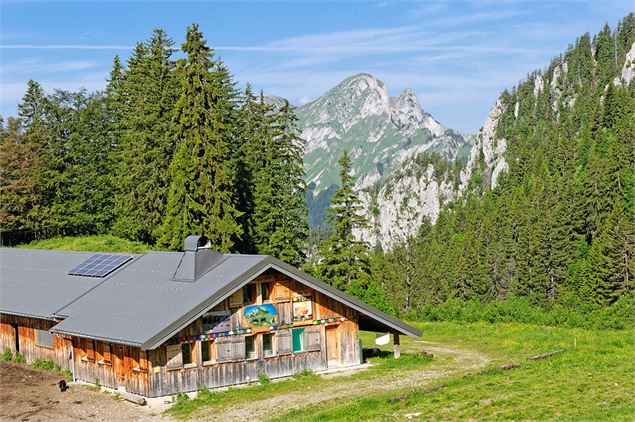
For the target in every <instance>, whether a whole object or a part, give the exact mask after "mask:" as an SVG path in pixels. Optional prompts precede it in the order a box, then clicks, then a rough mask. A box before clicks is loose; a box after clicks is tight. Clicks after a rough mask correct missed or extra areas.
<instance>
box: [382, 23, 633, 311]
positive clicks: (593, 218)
mask: <svg viewBox="0 0 635 422" xmlns="http://www.w3.org/2000/svg"><path fill="white" fill-rule="evenodd" d="M634 27H635V15H634V14H630V15H628V16H627V17H626V18H624V20H623V21H622V22H621V23H620V24H619V25H618V26H617V27H616V29H615V30H611V29H610V28H609V27H608V26H606V27H605V28H604V29H603V30H602V31H601V32H599V33H598V34H597V35H596V36H594V37H591V36H590V35H589V34H585V35H583V36H581V37H580V38H579V39H578V40H577V41H576V42H575V44H573V45H572V46H571V47H570V48H569V49H568V50H567V51H566V52H565V53H563V54H562V55H560V56H558V57H556V58H555V59H554V60H553V61H552V63H551V64H550V65H549V66H548V67H547V68H546V69H544V70H542V71H535V72H533V73H532V74H530V75H529V76H528V77H527V78H526V79H525V80H523V81H521V82H520V83H519V84H518V85H517V86H516V87H515V88H513V89H512V90H511V91H505V92H503V93H502V94H501V96H500V98H499V99H498V101H497V102H496V104H495V106H494V108H493V109H492V110H491V112H490V114H489V116H488V120H487V122H486V123H485V125H484V127H483V130H482V132H481V134H480V135H479V137H478V139H477V142H476V143H475V146H474V148H473V149H472V152H471V154H470V158H469V160H468V164H467V166H466V168H465V169H463V170H462V171H461V175H460V181H459V183H460V186H461V189H464V190H465V193H464V197H462V198H461V200H460V201H458V202H456V203H455V204H454V205H453V206H452V207H445V208H444V209H443V210H442V211H441V212H440V213H439V216H438V219H437V221H436V224H435V225H434V226H432V227H428V228H427V229H426V230H425V231H424V232H423V233H420V235H419V236H418V237H416V238H415V239H413V240H412V241H411V242H409V243H408V244H407V245H406V246H402V247H399V248H398V249H397V250H396V251H395V253H393V254H392V255H391V259H392V260H393V264H394V272H395V274H396V275H395V279H394V281H393V282H391V283H387V284H389V285H390V288H389V289H386V290H387V294H388V295H389V296H390V297H392V298H393V299H394V301H395V302H394V305H395V307H396V309H400V310H404V311H410V310H412V309H413V308H415V307H423V306H425V304H438V303H439V302H443V301H446V300H448V299H453V298H457V299H478V300H482V301H490V300H505V299H507V298H509V297H514V296H527V297H529V298H530V300H531V301H532V302H534V303H539V304H543V305H553V304H555V303H563V304H566V305H567V306H608V305H611V304H613V303H615V302H617V301H619V300H621V299H622V298H624V299H623V300H627V299H628V298H629V292H631V291H632V289H633V287H634V286H633V277H634V276H635V259H634V258H635V250H634V249H635V248H634V246H633V245H634V243H635V242H634V240H635V239H634V238H633V233H634V231H635V227H634V225H633V219H632V216H633V212H634V208H633V202H634V200H633V197H634V192H635V176H634V174H635V173H634V171H633V163H634V162H635V155H634V146H635V142H634V138H633V133H634V129H635V128H634V122H635V83H634V82H633V74H634V72H633V70H634V69H635V63H634V59H635V31H633V29H632V28H634Z"/></svg>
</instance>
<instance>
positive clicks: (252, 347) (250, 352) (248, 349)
mask: <svg viewBox="0 0 635 422" xmlns="http://www.w3.org/2000/svg"><path fill="white" fill-rule="evenodd" d="M255 338H256V336H245V356H246V359H255V358H257V357H258V355H257V354H256V342H255V341H254V340H255Z"/></svg>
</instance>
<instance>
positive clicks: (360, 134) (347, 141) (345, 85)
mask: <svg viewBox="0 0 635 422" xmlns="http://www.w3.org/2000/svg"><path fill="white" fill-rule="evenodd" d="M297 113H298V118H299V122H298V123H299V127H300V129H301V130H302V137H303V138H304V139H305V140H306V141H307V149H306V155H305V169H306V179H307V182H308V183H309V186H310V190H311V192H310V195H312V196H313V197H314V198H315V201H314V202H315V203H319V204H320V207H324V206H325V205H326V204H328V199H329V198H330V197H327V196H328V195H330V194H332V190H333V186H335V185H337V184H338V183H339V168H338V165H337V161H338V159H339V157H340V156H341V155H342V151H343V150H348V151H349V152H350V153H351V161H352V173H353V175H354V178H355V188H356V190H358V191H359V190H363V189H366V188H369V187H370V186H373V185H375V184H376V183H380V182H381V181H382V180H384V179H385V178H386V177H388V175H390V174H391V173H392V172H393V171H394V170H395V169H397V168H400V166H401V164H402V163H403V162H404V160H407V159H409V158H411V157H415V156H417V155H418V154H420V153H422V152H437V153H439V154H440V155H441V156H443V157H446V158H448V159H451V160H453V159H455V158H456V157H457V156H459V155H461V154H466V153H467V151H466V150H469V145H470V144H471V139H470V138H469V137H468V136H464V135H462V134H460V133H458V132H455V131H452V130H449V129H446V128H445V127H443V126H442V125H441V124H440V123H439V122H437V121H436V120H434V119H433V118H432V116H430V115H429V114H428V113H425V112H424V111H423V110H422V109H421V104H420V103H419V100H418V98H417V96H416V95H415V93H414V92H413V91H412V90H411V89H406V90H404V91H403V92H402V93H401V94H400V95H398V96H396V97H390V96H389V95H388V89H387V87H386V85H385V84H384V83H383V82H381V81H380V80H378V79H376V78H375V77H373V76H372V75H369V74H367V73H360V74H357V75H353V76H350V77H348V78H346V79H344V80H343V81H342V82H340V83H339V84H338V85H337V86H335V87H334V88H332V89H330V90H329V91H327V92H326V93H325V94H324V95H323V96H321V97H320V98H318V99H317V100H315V101H313V102H311V103H308V104H305V105H303V106H301V107H298V109H297ZM329 192H331V193H329ZM324 195H326V196H324ZM309 208H310V214H311V218H312V221H314V220H313V217H314V216H316V215H320V216H321V215H323V213H324V209H322V208H320V209H318V208H317V205H316V207H315V208H314V207H312V206H310V207H309ZM316 219H318V218H317V217H316Z"/></svg>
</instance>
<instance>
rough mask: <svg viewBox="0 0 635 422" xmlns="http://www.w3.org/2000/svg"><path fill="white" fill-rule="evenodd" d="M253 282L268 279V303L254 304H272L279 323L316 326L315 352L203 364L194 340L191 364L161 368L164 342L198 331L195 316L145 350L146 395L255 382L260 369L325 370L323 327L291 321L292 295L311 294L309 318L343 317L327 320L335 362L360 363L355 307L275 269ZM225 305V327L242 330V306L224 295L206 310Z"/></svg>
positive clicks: (279, 373) (284, 372)
mask: <svg viewBox="0 0 635 422" xmlns="http://www.w3.org/2000/svg"><path fill="white" fill-rule="evenodd" d="M258 283H273V284H272V287H273V288H272V291H271V298H270V299H271V300H270V301H267V300H266V298H263V297H262V296H261V295H260V294H258V297H257V298H256V303H263V301H264V302H268V303H275V304H276V307H277V309H278V318H279V323H281V324H286V323H292V324H293V326H294V327H307V328H310V327H315V328H317V329H318V330H319V335H320V345H321V349H320V350H319V351H307V352H301V353H295V354H284V355H277V356H272V357H266V358H264V357H263V354H262V350H260V353H259V358H258V359H252V360H239V361H231V362H214V363H211V362H207V363H205V364H203V363H202V362H200V359H197V358H196V357H197V355H198V354H199V349H200V342H199V341H196V342H193V343H194V346H193V348H192V350H193V351H192V355H193V356H194V357H195V358H194V362H195V363H194V364H191V365H188V366H187V367H181V368H176V369H175V368H170V369H168V368H167V366H166V364H167V351H166V346H167V345H168V344H170V345H172V344H179V338H191V337H193V336H196V335H200V334H201V333H202V332H203V322H202V319H198V320H196V321H194V322H193V323H192V324H190V325H189V326H187V327H186V328H184V329H183V330H181V331H179V332H178V333H177V334H176V335H175V336H174V337H173V338H172V339H170V340H168V341H167V342H166V343H165V344H164V345H162V346H161V347H159V348H157V349H155V350H150V351H148V358H149V362H148V365H149V367H150V368H151V369H150V384H151V386H150V394H149V395H150V397H158V396H163V395H169V394H175V393H177V392H180V391H183V392H187V391H196V390H199V389H201V388H203V387H208V388H216V387H225V386H229V385H234V384H241V383H246V382H249V381H254V380H257V379H258V374H260V373H265V374H267V375H268V376H269V377H270V378H278V377H284V376H290V375H293V374H294V373H296V372H299V371H302V370H303V369H310V370H313V371H319V370H324V369H327V368H328V362H327V353H326V347H327V341H326V333H325V325H324V324H319V325H317V326H315V325H313V324H312V323H311V321H309V322H293V315H292V301H291V299H292V298H293V296H294V295H297V294H309V295H311V297H312V300H313V319H325V318H341V317H345V318H347V320H346V321H337V322H335V323H330V325H335V326H336V327H337V339H338V342H339V344H338V346H339V347H338V349H339V356H340V359H339V362H337V365H341V366H350V365H357V364H360V363H361V362H360V353H359V333H358V326H357V311H355V310H354V309H351V308H349V307H347V306H345V305H343V304H342V303H340V302H338V301H337V300H334V299H331V298H329V297H328V296H326V295H323V294H321V293H319V292H316V291H314V290H313V289H311V288H310V287H308V286H306V285H304V284H302V283H300V282H297V281H295V280H293V279H291V278H289V277H287V276H286V275H284V274H282V273H279V272H277V271H273V270H271V271H267V272H265V273H264V274H262V275H260V276H259V277H258V278H256V279H255V280H254V281H252V284H255V285H256V284H258ZM256 291H257V292H258V293H260V289H256ZM227 309H230V310H231V312H232V315H231V329H238V328H242V326H241V320H242V314H241V313H242V311H243V309H244V308H242V307H241V308H235V307H232V308H230V301H229V299H227V300H225V301H223V302H222V303H221V304H219V305H218V306H216V307H215V308H213V309H212V310H213V311H222V310H227ZM222 339H225V338H222ZM259 347H261V346H259ZM331 347H333V346H331ZM212 349H214V347H212Z"/></svg>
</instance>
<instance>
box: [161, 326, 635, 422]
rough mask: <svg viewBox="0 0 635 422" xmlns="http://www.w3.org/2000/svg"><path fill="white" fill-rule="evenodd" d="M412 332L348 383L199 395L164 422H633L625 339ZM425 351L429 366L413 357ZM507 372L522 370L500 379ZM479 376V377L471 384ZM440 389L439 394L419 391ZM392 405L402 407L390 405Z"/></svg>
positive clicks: (622, 335)
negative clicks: (254, 409)
mask: <svg viewBox="0 0 635 422" xmlns="http://www.w3.org/2000/svg"><path fill="white" fill-rule="evenodd" d="M414 325H416V326H417V327H418V328H420V329H421V330H422V331H423V333H424V334H423V337H422V338H421V339H409V338H408V339H403V341H402V350H403V353H404V355H403V356H402V358H401V359H399V360H394V359H392V358H391V357H385V358H373V359H372V361H373V363H374V364H375V365H374V366H373V367H371V368H370V369H368V370H365V371H358V372H355V373H353V374H352V375H350V376H340V377H330V376H318V375H314V374H303V375H299V376H297V377H294V378H293V379H289V380H285V381H281V382H267V380H265V382H264V383H263V384H256V385H254V386H249V387H246V388H230V389H228V390H225V391H219V392H210V391H203V392H202V393H201V394H199V397H197V398H194V399H186V398H185V397H180V398H177V403H176V404H175V405H174V406H173V407H172V408H171V409H170V410H168V413H169V414H170V415H172V416H175V417H177V418H183V419H188V418H192V419H199V418H204V415H209V414H210V413H213V414H216V415H223V414H226V415H228V416H232V415H233V416H237V415H240V413H236V411H235V410H236V409H239V408H241V407H243V406H244V407H246V408H247V409H249V408H250V407H251V406H253V404H254V403H256V404H259V405H260V406H261V407H262V408H263V410H262V413H261V414H262V417H263V419H265V420H266V419H269V420H276V421H289V420H293V421H331V420H341V421H357V420H395V419H399V420H403V419H404V418H405V417H406V418H412V419H419V418H421V419H424V420H429V419H433V420H434V419H443V420H466V419H470V420H474V419H478V420H481V419H487V420H489V419H499V420H509V419H514V420H519V419H520V420H527V419H530V420H556V419H557V420H563V419H564V420H584V421H587V420H594V421H597V420H606V421H609V420H610V421H614V420H632V419H633V415H634V414H635V405H634V400H633V393H634V392H635V382H634V379H633V369H634V363H633V350H634V344H633V335H632V333H631V332H630V331H602V332H601V331H589V330H584V329H568V328H557V327H542V326H536V325H529V324H518V323H504V324H490V323H485V322H481V323H470V324H460V323H451V322H433V323H415V324H414ZM363 343H364V345H365V347H373V345H374V334H372V333H364V334H363ZM382 347H383V348H384V349H385V350H391V347H392V346H390V345H389V346H382ZM422 349H424V350H428V351H431V352H432V353H434V358H432V359H430V358H428V357H424V358H421V357H418V356H417V355H416V354H417V353H418V351H419V350H422ZM558 349H566V351H565V352H564V353H562V354H559V355H555V356H553V357H550V358H548V359H544V360H538V361H531V360H528V359H527V358H528V357H530V356H534V355H538V354H542V353H546V352H549V351H553V350H558ZM506 364H519V365H520V368H517V369H512V370H500V369H498V368H499V367H500V366H502V365H506ZM490 369H491V370H490ZM479 371H484V372H485V374H482V375H475V374H474V373H475V372H479ZM439 384H443V385H444V387H443V388H441V389H438V390H434V391H432V392H425V391H424V390H426V389H428V388H430V387H433V386H437V385H439ZM307 392H308V393H307ZM330 392H335V394H330ZM321 395H324V397H320V396H321ZM272 397H275V398H276V399H277V401H276V402H277V403H283V405H282V407H280V408H277V409H276V410H275V411H269V412H267V411H265V410H264V406H266V404H267V400H272V399H271V398H272ZM397 397H402V398H403V400H400V401H399V400H398V401H396V402H391V401H390V399H394V398H397ZM285 404H286V405H287V406H285ZM227 412H229V413H227Z"/></svg>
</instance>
